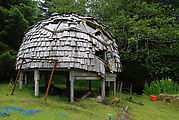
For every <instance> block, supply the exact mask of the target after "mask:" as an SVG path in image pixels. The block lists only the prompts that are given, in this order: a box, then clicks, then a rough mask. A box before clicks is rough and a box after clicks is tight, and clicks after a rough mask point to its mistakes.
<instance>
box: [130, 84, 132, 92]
mask: <svg viewBox="0 0 179 120" xmlns="http://www.w3.org/2000/svg"><path fill="white" fill-rule="evenodd" d="M130 94H132V85H131V86H130Z"/></svg>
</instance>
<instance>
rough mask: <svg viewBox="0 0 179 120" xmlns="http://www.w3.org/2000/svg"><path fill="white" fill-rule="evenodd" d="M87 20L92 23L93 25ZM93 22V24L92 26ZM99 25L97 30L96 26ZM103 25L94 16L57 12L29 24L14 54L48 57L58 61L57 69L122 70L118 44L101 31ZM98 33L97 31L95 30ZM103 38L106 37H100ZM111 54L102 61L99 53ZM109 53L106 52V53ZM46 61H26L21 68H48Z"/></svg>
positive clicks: (18, 65)
mask: <svg viewBox="0 0 179 120" xmlns="http://www.w3.org/2000/svg"><path fill="white" fill-rule="evenodd" d="M87 23H93V26H90V24H89V25H88V24H87ZM94 25H95V26H94ZM99 26H100V29H101V30H100V29H98V28H99ZM104 31H105V30H104V29H103V26H102V25H101V24H99V23H98V22H96V21H95V20H94V19H93V18H91V17H87V16H84V15H78V14H61V15H60V14H57V15H54V16H51V17H49V18H48V19H45V20H42V21H40V22H38V23H37V24H35V25H33V26H32V27H30V29H29V30H28V31H27V32H26V34H25V36H24V39H23V43H22V44H21V46H20V48H19V52H18V54H17V64H16V69H18V68H19V67H20V63H21V60H20V59H19V58H24V57H30V58H43V59H44V58H46V59H47V58H48V59H56V60H58V61H59V63H58V65H57V67H58V68H62V69H63V68H68V69H70V68H76V69H82V70H87V71H94V72H98V73H99V74H105V72H106V71H107V69H106V68H109V70H110V71H109V72H119V71H121V63H120V57H119V52H118V48H117V44H116V43H115V41H114V40H113V39H112V38H111V36H110V35H107V32H106V33H104ZM96 32H97V33H96ZM103 38H105V39H103ZM100 51H101V52H104V54H107V53H111V57H107V58H105V59H104V60H101V58H100V56H98V55H97V53H98V52H100ZM105 56H108V55H105ZM51 67H52V65H51V63H49V62H46V61H33V60H28V62H27V61H26V62H25V63H24V64H23V66H22V68H23V69H25V68H40V69H44V68H51Z"/></svg>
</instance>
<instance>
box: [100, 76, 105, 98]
mask: <svg viewBox="0 0 179 120" xmlns="http://www.w3.org/2000/svg"><path fill="white" fill-rule="evenodd" d="M101 88H102V89H101V96H102V98H103V99H104V98H105V96H106V94H105V92H106V91H105V79H103V80H102V83H101Z"/></svg>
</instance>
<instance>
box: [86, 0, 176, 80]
mask: <svg viewBox="0 0 179 120" xmlns="http://www.w3.org/2000/svg"><path fill="white" fill-rule="evenodd" d="M146 1H147V2H145V0H136V1H132V0H112V2H111V1H106V0H98V1H96V2H94V3H92V4H91V11H90V13H89V14H91V15H92V16H94V17H96V18H97V19H99V20H101V22H102V23H104V24H105V25H107V27H108V29H109V30H110V32H111V33H112V35H113V36H114V38H116V42H117V43H118V46H119V52H120V56H121V57H120V58H121V60H122V64H123V67H128V63H129V62H130V63H131V62H133V63H134V64H133V66H136V63H138V64H140V66H143V67H144V68H145V69H146V71H148V73H147V74H149V75H150V78H145V79H146V80H147V79H156V78H162V76H164V77H170V78H173V79H174V80H179V77H178V75H177V74H176V73H177V72H179V66H178V61H177V60H178V59H179V49H178V47H179V45H178V39H179V38H178V31H179V27H178V22H177V12H178V9H177V8H175V5H173V4H172V3H174V1H172V2H171V4H168V3H170V2H169V1H167V2H166V1H165V2H159V1H158V2H157V1H155V0H154V1H155V2H148V0H146ZM166 3H167V4H166ZM109 16H110V17H109ZM129 69H130V68H129ZM138 72H140V71H138ZM123 73H125V74H127V75H128V76H131V78H130V79H134V78H135V77H136V76H132V73H131V72H130V73H129V72H127V71H125V70H124V71H123ZM138 77H140V76H138ZM138 80H139V81H143V80H142V79H138Z"/></svg>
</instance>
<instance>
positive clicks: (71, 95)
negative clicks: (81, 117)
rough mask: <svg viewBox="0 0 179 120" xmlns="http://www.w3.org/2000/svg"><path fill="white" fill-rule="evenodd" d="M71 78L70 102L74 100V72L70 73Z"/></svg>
mask: <svg viewBox="0 0 179 120" xmlns="http://www.w3.org/2000/svg"><path fill="white" fill-rule="evenodd" d="M69 78H70V102H74V76H73V75H72V72H71V71H70V73H69Z"/></svg>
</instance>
